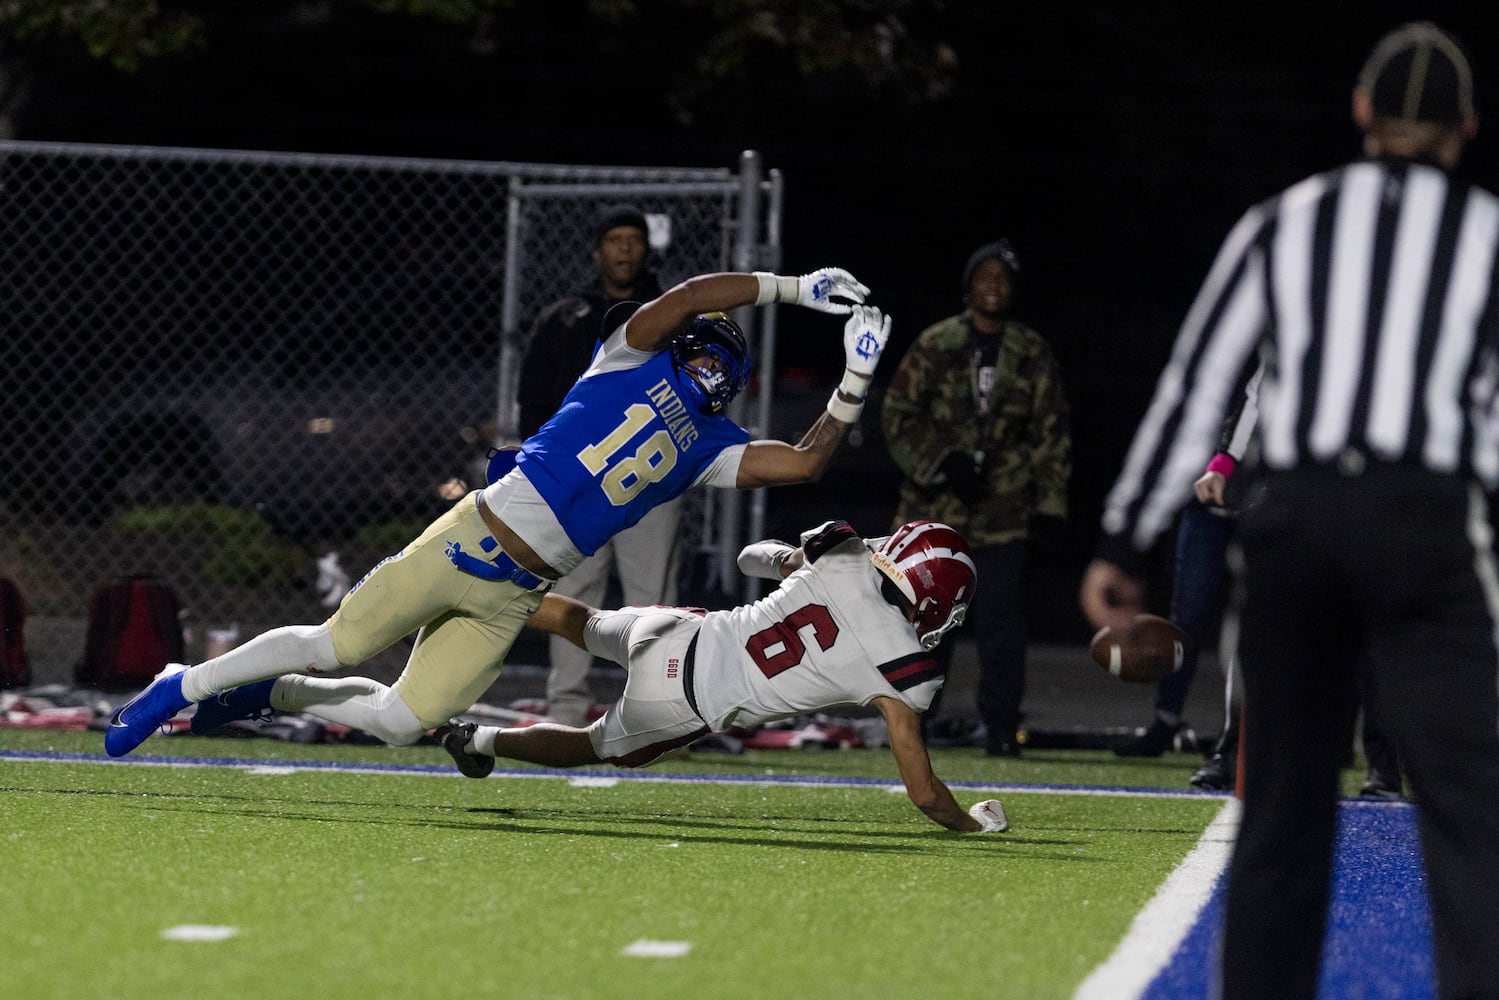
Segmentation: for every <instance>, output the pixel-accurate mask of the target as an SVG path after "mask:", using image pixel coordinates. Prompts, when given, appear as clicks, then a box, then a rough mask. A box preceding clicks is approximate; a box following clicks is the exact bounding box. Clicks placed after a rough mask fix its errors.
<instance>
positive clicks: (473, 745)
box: [463, 726, 500, 757]
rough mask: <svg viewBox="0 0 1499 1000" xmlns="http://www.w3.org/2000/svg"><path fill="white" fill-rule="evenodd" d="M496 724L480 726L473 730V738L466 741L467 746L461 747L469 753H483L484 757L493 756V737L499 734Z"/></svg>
mask: <svg viewBox="0 0 1499 1000" xmlns="http://www.w3.org/2000/svg"><path fill="white" fill-rule="evenodd" d="M499 731H500V729H499V727H498V726H480V727H479V728H478V729H476V730H474V738H473V739H471V740H469V741H468V746H466V747H464V748H463V749H465V750H467V751H468V752H469V753H477V754H483V755H484V756H486V757H493V756H494V738H495V736H496V735H498V734H499Z"/></svg>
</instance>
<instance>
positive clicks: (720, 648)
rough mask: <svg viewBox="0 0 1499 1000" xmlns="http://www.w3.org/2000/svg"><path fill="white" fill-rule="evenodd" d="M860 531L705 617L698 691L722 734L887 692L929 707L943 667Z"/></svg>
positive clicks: (700, 639)
mask: <svg viewBox="0 0 1499 1000" xmlns="http://www.w3.org/2000/svg"><path fill="white" fill-rule="evenodd" d="M869 553H870V549H869V547H868V545H867V544H866V543H865V542H864V540H863V539H860V538H850V539H848V540H846V541H843V542H841V543H839V544H837V545H835V546H833V547H832V548H830V549H828V550H827V551H825V552H823V553H822V554H821V555H819V556H817V557H815V561H813V557H812V556H811V554H810V553H809V557H808V563H807V565H804V566H803V567H802V568H801V569H798V570H797V571H796V572H795V573H792V574H791V575H790V576H788V577H787V578H786V579H785V580H784V581H782V583H781V585H780V587H778V588H777V589H776V590H775V591H774V592H772V593H771V594H769V595H767V596H766V597H763V598H761V599H760V600H758V601H756V602H754V603H753V604H746V605H743V606H742V607H737V608H734V609H732V610H729V611H714V612H712V613H710V614H709V615H708V616H707V617H706V618H704V619H703V624H702V628H701V630H700V631H699V632H698V641H697V651H696V655H695V657H694V674H695V677H694V685H693V687H694V689H695V690H696V693H697V700H698V709H699V711H701V712H702V715H703V720H704V721H705V722H706V723H707V724H708V725H709V727H710V728H712V729H713V731H715V732H723V731H724V730H726V729H729V728H731V727H733V726H746V727H748V726H753V725H755V724H757V723H760V722H764V721H766V720H769V719H777V718H783V717H786V716H789V715H797V714H801V713H805V712H812V711H816V710H818V709H822V708H826V707H828V706H831V705H838V704H855V705H868V704H869V703H870V702H871V701H873V700H874V699H875V698H876V697H878V696H881V695H884V696H885V697H888V698H898V699H899V700H901V701H903V702H905V703H906V704H907V705H909V706H911V708H913V709H915V710H916V711H917V712H924V711H926V709H927V708H928V707H929V706H930V705H931V703H932V699H933V698H934V697H935V696H936V694H937V691H938V689H939V688H941V686H942V682H943V679H944V675H943V672H942V668H941V667H940V666H939V665H938V663H937V660H936V659H935V658H934V656H933V654H932V653H931V652H930V651H929V650H924V649H922V648H921V643H920V641H919V640H918V639H917V636H916V629H915V627H914V626H912V625H911V623H910V622H908V621H906V620H905V618H904V617H903V616H902V615H901V612H900V610H899V609H898V608H896V607H895V606H894V605H892V604H891V603H890V602H889V601H887V600H885V598H884V596H883V595H882V594H881V593H880V582H881V579H882V578H881V577H880V575H879V573H878V571H876V570H875V568H874V567H873V565H872V564H871V563H870V561H869Z"/></svg>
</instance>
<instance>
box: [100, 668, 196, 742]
mask: <svg viewBox="0 0 1499 1000" xmlns="http://www.w3.org/2000/svg"><path fill="white" fill-rule="evenodd" d="M186 669H187V666H186V665H185V664H181V663H168V664H167V665H166V668H165V669H164V670H162V672H161V673H159V674H157V675H156V678H155V679H154V680H153V681H151V686H150V687H148V688H146V690H144V691H142V692H141V693H140V694H138V695H136V696H135V697H134V698H132V699H130V700H129V701H127V702H126V703H125V704H124V706H123V707H122V708H120V709H119V710H118V711H116V712H115V714H114V715H113V716H112V717H111V718H110V720H109V728H108V729H107V730H105V732H104V751H105V752H106V753H108V754H109V755H110V756H111V757H123V756H125V755H126V754H127V753H129V752H130V751H132V750H134V749H135V748H136V747H138V746H140V745H141V744H142V743H144V742H145V741H146V737H148V736H150V735H151V734H152V733H154V732H156V730H158V729H160V728H162V727H163V726H165V725H166V723H167V721H168V720H170V719H171V718H172V716H174V715H176V714H177V713H178V712H180V711H182V710H183V709H184V708H186V707H187V706H188V705H189V704H191V703H190V702H189V701H188V700H187V699H186V698H184V697H183V696H182V672H183V671H184V670H186Z"/></svg>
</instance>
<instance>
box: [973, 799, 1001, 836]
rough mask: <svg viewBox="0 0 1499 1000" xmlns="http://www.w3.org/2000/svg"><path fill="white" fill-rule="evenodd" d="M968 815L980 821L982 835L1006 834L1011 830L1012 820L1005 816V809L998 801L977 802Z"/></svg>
mask: <svg viewBox="0 0 1499 1000" xmlns="http://www.w3.org/2000/svg"><path fill="white" fill-rule="evenodd" d="M968 815H970V816H972V817H973V818H974V819H976V820H978V821H979V832H980V833H1004V832H1005V831H1006V830H1008V829H1009V828H1010V819H1009V817H1008V816H1006V815H1005V807H1004V806H1003V805H1001V804H1000V801H999V800H998V799H985V800H984V801H983V802H975V803H974V804H973V808H972V809H969V810H968Z"/></svg>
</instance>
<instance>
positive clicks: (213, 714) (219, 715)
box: [192, 677, 276, 736]
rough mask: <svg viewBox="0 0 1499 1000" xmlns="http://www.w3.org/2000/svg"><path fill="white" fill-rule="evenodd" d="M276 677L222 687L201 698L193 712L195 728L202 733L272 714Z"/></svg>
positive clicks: (201, 734) (193, 728)
mask: <svg viewBox="0 0 1499 1000" xmlns="http://www.w3.org/2000/svg"><path fill="white" fill-rule="evenodd" d="M275 685H276V678H275V677H272V678H271V679H270V680H264V681H256V682H255V683H253V684H241V685H240V686H239V687H236V688H230V689H229V690H228V691H220V692H219V693H218V694H216V695H213V696H212V697H210V698H204V699H203V700H202V701H200V702H198V711H197V712H196V713H194V715H193V722H192V730H193V732H195V733H197V734H198V735H199V736H204V735H206V734H208V733H211V732H213V731H214V730H215V729H218V728H220V727H221V726H227V725H228V724H229V723H231V722H233V721H234V720H236V719H254V718H258V717H261V716H266V717H269V715H270V713H271V688H273V687H275Z"/></svg>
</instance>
